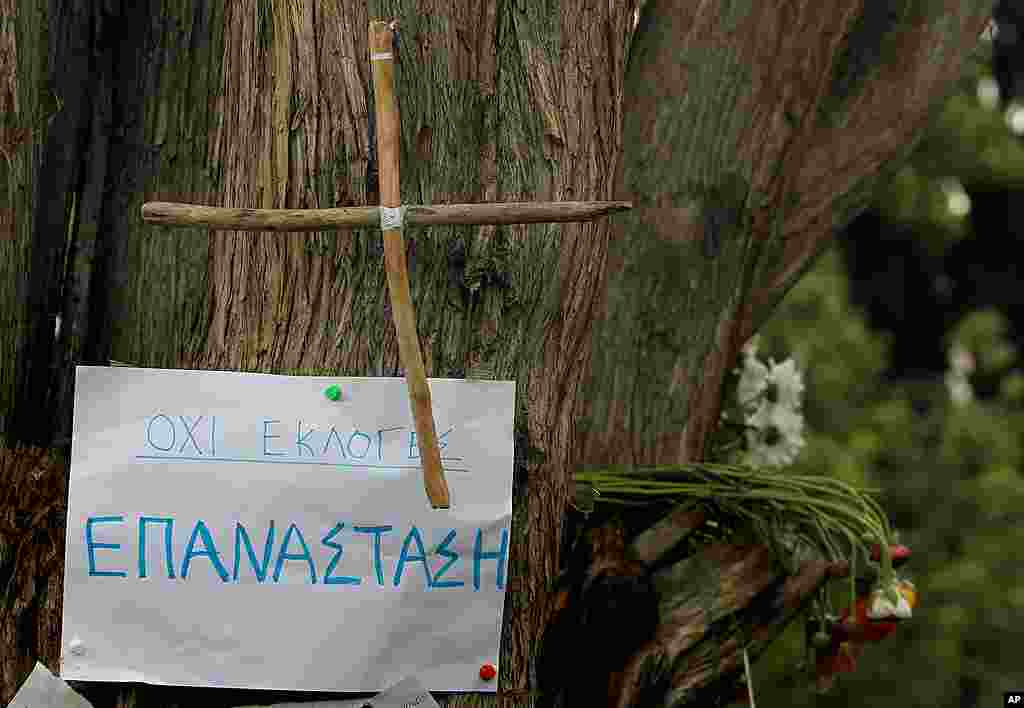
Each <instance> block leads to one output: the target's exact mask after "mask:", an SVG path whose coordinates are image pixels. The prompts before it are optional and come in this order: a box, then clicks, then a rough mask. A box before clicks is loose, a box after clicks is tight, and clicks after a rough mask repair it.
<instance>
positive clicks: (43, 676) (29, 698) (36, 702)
mask: <svg viewBox="0 0 1024 708" xmlns="http://www.w3.org/2000/svg"><path fill="white" fill-rule="evenodd" d="M434 705H437V704H436V703H435V704H434ZM7 708H92V704H91V703H89V701H87V700H85V699H84V698H83V697H82V696H80V695H79V694H77V693H75V691H74V690H73V689H72V688H71V686H69V685H67V684H66V683H64V682H63V681H62V680H60V679H59V678H57V677H56V676H54V675H53V674H52V673H51V672H50V670H49V669H48V668H46V667H45V666H43V665H42V664H41V663H39V662H38V661H37V662H36V667H35V668H34V669H32V673H30V674H29V675H28V678H27V679H25V683H23V684H21V688H19V689H18V692H17V693H16V694H14V700H12V701H11V702H10V705H8V706H7Z"/></svg>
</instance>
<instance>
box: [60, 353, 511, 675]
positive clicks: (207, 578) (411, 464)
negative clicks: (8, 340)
mask: <svg viewBox="0 0 1024 708" xmlns="http://www.w3.org/2000/svg"><path fill="white" fill-rule="evenodd" d="M331 384H338V385H340V387H341V397H340V399H339V400H337V401H331V400H328V398H327V397H326V396H325V395H324V390H325V389H326V387H328V386H329V385H331ZM430 390H431V397H432V400H433V409H434V420H435V424H436V428H437V432H438V436H439V438H440V447H441V457H442V463H443V466H444V468H445V477H446V479H447V481H448V486H449V490H450V492H451V504H452V508H451V509H448V510H435V509H431V507H430V503H429V501H428V499H427V497H426V493H425V492H424V488H423V477H422V471H421V469H420V466H419V450H418V447H417V444H416V439H415V426H414V424H413V422H412V417H411V414H410V408H409V400H408V392H407V389H406V383H405V379H387V378H340V379H339V378H326V377H292V376H273V375H269V374H242V373H235V372H224V371H180V370H162V369H132V368H125V367H112V368H106V367H78V369H77V371H76V388H75V410H74V437H73V443H72V460H71V486H70V501H69V504H68V536H67V559H66V564H65V580H64V626H63V642H64V648H63V649H64V651H63V654H64V656H63V662H62V666H61V675H62V676H63V677H64V678H65V679H73V680H95V681H140V682H147V683H155V684H176V685H190V686H223V687H237V688H264V689H279V690H313V691H316V690H321V691H380V690H381V689H383V688H384V687H386V686H389V685H391V684H393V683H394V682H395V680H396V679H397V678H399V677H402V676H417V677H419V679H420V680H421V681H422V682H423V684H424V685H425V686H426V687H427V688H429V689H430V690H435V691H489V692H493V691H494V690H495V683H496V682H494V681H491V682H485V681H483V680H481V679H480V677H479V669H480V666H481V664H484V663H490V664H494V665H495V666H497V663H498V645H499V635H500V629H501V618H502V609H503V606H504V599H505V591H504V588H505V580H506V577H507V561H508V550H509V531H510V521H511V513H512V467H513V411H514V406H515V383H514V382H509V381H463V380H451V379H432V380H431V381H430Z"/></svg>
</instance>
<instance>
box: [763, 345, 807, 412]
mask: <svg viewBox="0 0 1024 708" xmlns="http://www.w3.org/2000/svg"><path fill="white" fill-rule="evenodd" d="M768 384H769V388H770V394H771V396H772V397H774V398H775V400H774V401H772V402H773V403H776V404H778V405H780V406H783V407H785V408H789V409H790V410H796V409H798V408H799V407H800V401H801V400H802V398H803V392H804V378H803V374H801V373H800V371H799V369H797V368H796V361H794V360H793V359H792V358H790V359H786V361H784V362H782V363H781V364H776V363H775V362H774V361H772V362H771V370H770V371H769V372H768Z"/></svg>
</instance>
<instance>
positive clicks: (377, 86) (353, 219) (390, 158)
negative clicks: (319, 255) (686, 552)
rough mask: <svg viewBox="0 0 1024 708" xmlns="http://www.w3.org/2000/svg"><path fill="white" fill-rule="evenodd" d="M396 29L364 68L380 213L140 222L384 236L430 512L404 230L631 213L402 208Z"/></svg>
mask: <svg viewBox="0 0 1024 708" xmlns="http://www.w3.org/2000/svg"><path fill="white" fill-rule="evenodd" d="M395 24H396V23H395V22H391V23H388V22H382V21H375V22H371V23H370V42H369V44H370V64H371V66H372V67H373V85H374V90H375V96H376V125H377V159H378V163H379V179H380V202H381V203H380V206H379V207H343V208H335V209H229V208H220V207H209V206H200V205H197V204H172V203H168V202H147V203H145V204H143V205H142V218H143V220H144V221H145V222H146V223H149V224H162V225H169V226H202V227H206V228H210V229H228V230H234V231H325V230H331V229H351V228H361V227H374V226H379V227H380V228H381V230H382V231H383V232H384V260H385V267H386V269H387V276H388V292H389V294H390V296H391V305H392V307H391V311H392V312H393V315H394V321H395V330H396V332H397V334H398V352H399V356H400V357H401V360H402V366H403V367H405V372H406V381H407V383H408V386H409V399H410V403H411V407H412V414H413V419H414V421H415V425H416V441H417V443H418V444H419V450H420V458H421V459H422V460H423V483H424V487H425V488H426V491H427V496H428V497H429V499H430V503H431V505H432V506H433V507H434V508H435V509H447V508H448V507H449V506H450V501H449V494H448V484H447V482H446V481H445V478H444V470H443V469H442V467H441V452H440V450H439V448H438V446H437V432H436V429H435V427H434V415H433V411H432V409H431V403H430V388H429V387H428V386H427V375H426V370H425V368H424V366H423V354H422V352H421V351H420V344H419V339H418V338H417V335H416V315H415V313H414V312H413V307H412V296H411V295H410V292H409V275H408V271H407V268H406V263H405V244H404V241H403V239H402V228H403V227H404V226H438V225H442V224H466V225H484V224H536V223H564V222H573V221H591V220H593V219H597V218H600V217H602V216H606V215H608V214H612V213H615V212H619V211H625V210H627V209H631V208H632V204H630V203H629V202H507V203H494V204H442V205H428V206H422V205H406V206H402V205H401V199H400V197H399V193H398V152H399V135H400V134H399V128H398V126H399V123H398V107H397V105H396V102H395V85H394V72H395V69H394V58H393V54H392V51H393V46H394V29H395Z"/></svg>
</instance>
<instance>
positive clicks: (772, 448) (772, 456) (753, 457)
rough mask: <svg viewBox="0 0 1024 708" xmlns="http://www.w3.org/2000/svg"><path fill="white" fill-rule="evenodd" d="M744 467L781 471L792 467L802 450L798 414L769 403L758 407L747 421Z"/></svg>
mask: <svg viewBox="0 0 1024 708" xmlns="http://www.w3.org/2000/svg"><path fill="white" fill-rule="evenodd" d="M747 424H748V425H751V426H752V427H753V429H752V430H748V431H747V448H748V452H747V464H749V465H752V466H754V467H784V466H786V465H789V464H792V463H793V460H795V459H796V456H797V455H798V454H800V450H802V449H803V447H804V438H803V429H804V418H803V416H802V415H801V414H800V412H799V411H797V410H793V409H791V408H787V407H785V406H781V405H775V404H771V403H768V402H763V403H761V405H760V406H758V408H757V410H756V411H755V412H754V413H753V415H751V416H750V417H749V418H748V419H747Z"/></svg>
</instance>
